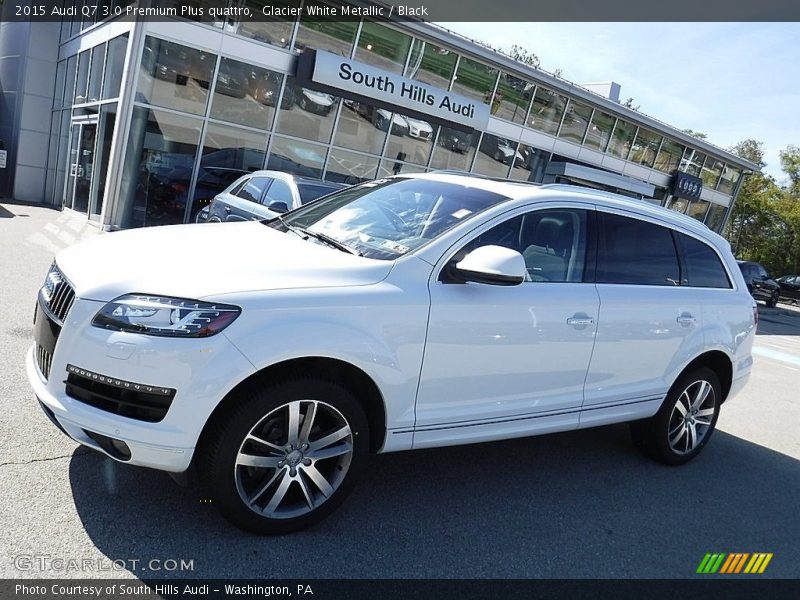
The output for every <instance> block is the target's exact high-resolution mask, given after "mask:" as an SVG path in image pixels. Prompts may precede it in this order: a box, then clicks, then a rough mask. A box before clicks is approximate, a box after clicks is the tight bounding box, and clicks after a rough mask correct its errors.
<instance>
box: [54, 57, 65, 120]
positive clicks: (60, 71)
mask: <svg viewBox="0 0 800 600" xmlns="http://www.w3.org/2000/svg"><path fill="white" fill-rule="evenodd" d="M66 77H67V61H65V60H62V61H61V62H59V63H58V66H57V67H56V86H55V89H54V90H53V108H60V107H62V106H63V105H64V83H65V81H66Z"/></svg>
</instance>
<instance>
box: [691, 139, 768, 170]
mask: <svg viewBox="0 0 800 600" xmlns="http://www.w3.org/2000/svg"><path fill="white" fill-rule="evenodd" d="M684 131H685V132H686V133H691V131H692V130H691V129H684ZM693 135H695V137H697V134H693ZM700 135H702V134H700ZM705 137H706V136H705V135H703V138H705ZM728 150H729V151H730V152H733V153H734V154H735V155H736V156H741V157H742V158H744V159H747V160H749V161H750V162H752V163H756V164H757V165H758V166H759V167H760V168H762V169H763V168H764V167H766V166H767V163H765V162H764V143H763V142H759V141H758V140H754V139H752V138H748V139H746V140H742V141H741V142H739V143H738V144H736V145H734V146H732V147H730V148H728Z"/></svg>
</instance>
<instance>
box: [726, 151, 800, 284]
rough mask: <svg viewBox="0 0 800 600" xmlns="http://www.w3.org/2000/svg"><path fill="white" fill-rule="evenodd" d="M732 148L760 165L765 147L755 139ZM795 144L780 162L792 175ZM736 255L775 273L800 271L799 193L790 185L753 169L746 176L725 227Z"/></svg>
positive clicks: (762, 164) (739, 154) (795, 156)
mask: <svg viewBox="0 0 800 600" xmlns="http://www.w3.org/2000/svg"><path fill="white" fill-rule="evenodd" d="M730 150H731V152H733V153H734V154H736V155H738V156H741V157H742V158H746V159H747V160H749V161H751V162H753V163H755V164H757V165H758V166H759V167H761V168H763V167H765V166H766V163H765V162H764V147H763V144H762V143H761V142H759V141H758V140H753V139H747V140H743V141H741V142H739V143H738V144H736V145H735V146H733V147H732V148H730ZM799 154H800V153H798V152H797V148H796V147H793V146H789V147H787V148H786V150H784V151H783V152H781V157H783V156H786V157H787V160H783V158H782V160H781V166H782V167H783V169H784V171H786V172H787V174H788V175H789V177H790V179H791V178H792V173H791V168H792V166H793V165H796V164H798V163H794V162H793V160H792V157H794V158H798V155H799ZM725 234H726V236H727V238H728V240H729V241H730V242H731V246H732V248H733V250H734V253H735V254H736V256H738V257H739V258H743V259H747V260H755V261H758V262H760V263H761V264H763V265H764V266H765V267H766V268H767V270H768V271H770V272H771V273H772V274H774V275H782V274H784V273H798V272H800V197H799V196H798V194H797V191H796V190H795V191H793V190H792V188H791V187H790V188H782V187H781V186H779V185H778V184H777V183H776V182H775V180H774V179H773V178H772V177H770V176H768V175H765V174H764V173H762V172H761V171H756V172H755V173H752V174H750V175H749V176H747V179H746V180H745V181H744V183H743V185H742V187H741V190H740V191H739V196H738V198H737V200H736V204H735V205H734V208H733V212H732V213H731V216H730V218H729V219H728V225H727V228H726V231H725Z"/></svg>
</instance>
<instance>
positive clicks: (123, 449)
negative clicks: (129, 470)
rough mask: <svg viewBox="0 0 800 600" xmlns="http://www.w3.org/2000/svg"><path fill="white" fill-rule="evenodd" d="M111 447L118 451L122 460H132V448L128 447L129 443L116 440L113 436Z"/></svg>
mask: <svg viewBox="0 0 800 600" xmlns="http://www.w3.org/2000/svg"><path fill="white" fill-rule="evenodd" d="M111 447H112V448H114V450H116V451H117V453H118V455H119V458H121V459H122V460H130V458H131V449H130V448H128V444H126V443H125V442H123V441H122V440H115V439H113V438H112V439H111Z"/></svg>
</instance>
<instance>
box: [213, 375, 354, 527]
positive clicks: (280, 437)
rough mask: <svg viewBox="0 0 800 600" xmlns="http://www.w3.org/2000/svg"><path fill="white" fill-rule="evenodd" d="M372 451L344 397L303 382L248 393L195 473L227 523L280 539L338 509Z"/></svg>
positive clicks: (327, 386)
mask: <svg viewBox="0 0 800 600" xmlns="http://www.w3.org/2000/svg"><path fill="white" fill-rule="evenodd" d="M368 446H369V431H368V426H367V420H366V417H365V416H364V412H363V410H362V409H361V406H360V405H359V403H358V401H357V400H356V399H355V397H354V396H353V395H352V394H351V393H350V392H349V391H348V390H347V389H345V388H343V387H341V386H339V385H338V384H336V383H333V382H329V381H325V380H320V379H314V378H298V379H291V380H287V381H284V382H281V383H278V384H274V385H271V386H267V387H264V388H260V389H256V388H251V390H250V391H249V392H246V393H243V394H242V398H241V399H240V400H239V403H238V404H237V405H236V407H235V408H234V409H233V410H230V411H228V412H227V414H226V415H225V416H223V417H221V418H219V419H218V420H217V422H214V423H212V424H211V426H210V429H209V431H208V432H207V433H206V434H205V435H204V439H203V442H202V444H201V446H200V448H199V450H198V452H199V455H198V467H199V470H200V475H201V478H202V481H203V483H204V485H205V487H206V488H207V491H208V494H209V495H210V497H211V499H212V502H213V503H214V504H215V505H216V507H217V508H218V509H219V510H220V512H221V513H222V515H223V516H224V517H225V518H226V519H228V520H229V521H230V522H232V523H233V524H234V525H236V526H238V527H240V528H242V529H245V530H247V531H251V532H254V533H260V534H281V533H288V532H291V531H297V530H299V529H303V528H305V527H308V526H310V525H312V524H314V523H316V522H317V521H319V520H321V519H323V518H324V517H326V516H327V515H328V514H330V513H331V512H333V511H334V510H335V509H336V508H337V507H338V506H339V504H341V502H342V501H343V500H344V498H345V496H346V495H347V493H348V492H349V491H350V489H351V488H352V487H353V485H354V483H355V480H356V479H357V476H358V474H359V472H360V471H361V469H362V467H363V465H364V463H365V461H366V458H367V453H368Z"/></svg>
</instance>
